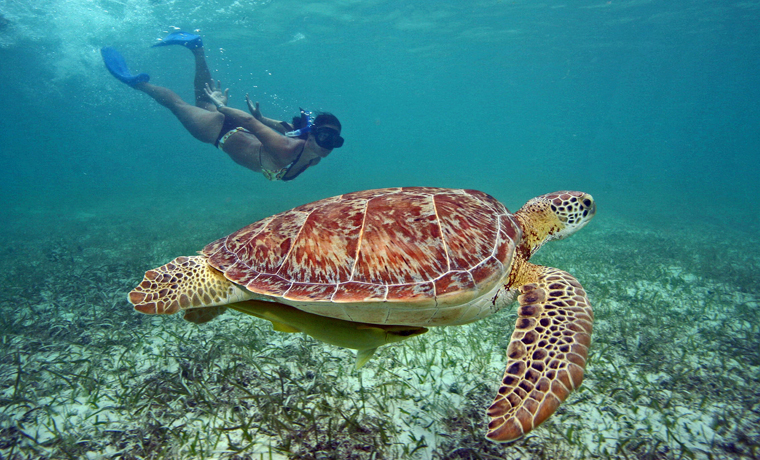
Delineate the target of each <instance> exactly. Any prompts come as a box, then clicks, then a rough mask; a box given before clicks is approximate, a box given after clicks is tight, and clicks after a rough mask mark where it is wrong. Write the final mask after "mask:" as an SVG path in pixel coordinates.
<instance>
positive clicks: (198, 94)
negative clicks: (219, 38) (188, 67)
mask: <svg viewBox="0 0 760 460" xmlns="http://www.w3.org/2000/svg"><path fill="white" fill-rule="evenodd" d="M190 51H192V52H193V57H195V80H194V81H193V86H194V87H195V88H194V89H195V105H196V106H198V107H200V108H202V109H205V110H208V111H211V112H216V106H215V105H214V104H213V103H212V102H211V99H209V98H208V96H206V91H205V88H206V85H208V86H209V87H211V88H212V89H213V88H215V87H216V85H214V79H213V78H211V71H209V69H208V64H206V54H205V52H204V51H203V47H201V48H195V49H191V50H190ZM224 103H225V104H226V103H227V101H226V100H225V101H224Z"/></svg>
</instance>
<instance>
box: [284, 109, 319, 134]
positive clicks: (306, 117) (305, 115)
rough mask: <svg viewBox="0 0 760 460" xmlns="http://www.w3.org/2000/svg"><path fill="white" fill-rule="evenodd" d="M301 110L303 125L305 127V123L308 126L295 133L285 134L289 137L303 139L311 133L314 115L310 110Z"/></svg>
mask: <svg viewBox="0 0 760 460" xmlns="http://www.w3.org/2000/svg"><path fill="white" fill-rule="evenodd" d="M299 109H300V110H301V125H303V124H304V122H305V123H306V126H304V127H303V128H300V129H297V130H295V131H288V132H287V133H285V135H286V136H287V137H301V136H303V135H304V134H306V133H308V132H309V131H311V127H312V126H314V115H312V114H311V112H309V111H308V110H304V109H302V108H300V107H299Z"/></svg>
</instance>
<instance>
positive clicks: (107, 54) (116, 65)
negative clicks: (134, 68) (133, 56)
mask: <svg viewBox="0 0 760 460" xmlns="http://www.w3.org/2000/svg"><path fill="white" fill-rule="evenodd" d="M100 55H101V56H103V62H105V64H106V68H107V69H108V71H109V72H111V75H113V76H114V77H116V78H117V79H118V80H119V81H122V82H124V83H126V84H128V85H129V86H131V87H133V88H134V86H135V85H136V84H138V83H141V82H147V81H148V80H150V76H149V75H148V74H147V73H141V74H137V75H132V74H131V73H129V69H128V68H127V61H125V60H124V56H122V55H121V53H119V52H118V51H116V50H115V49H114V48H111V47H110V46H106V47H105V48H101V49H100Z"/></svg>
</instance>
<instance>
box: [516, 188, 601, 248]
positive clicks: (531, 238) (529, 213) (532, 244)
mask: <svg viewBox="0 0 760 460" xmlns="http://www.w3.org/2000/svg"><path fill="white" fill-rule="evenodd" d="M595 213H596V203H595V202H594V198H593V197H592V196H591V195H589V194H588V193H583V192H573V191H566V190H564V191H560V192H554V193H547V194H546V195H541V196H539V197H536V198H533V199H532V200H530V201H528V202H527V203H525V205H523V207H522V208H520V210H519V211H517V212H516V213H515V217H516V218H517V220H518V221H519V222H520V224H521V225H522V229H523V240H524V243H525V244H526V245H527V249H528V251H529V255H533V253H535V252H536V251H537V250H538V249H539V248H540V247H541V246H542V245H543V244H544V243H546V242H547V241H552V240H561V239H562V238H566V237H568V236H570V235H572V234H573V233H575V232H577V231H578V230H580V229H581V228H583V227H584V226H585V225H586V224H587V223H588V222H589V221H590V220H591V218H592V217H594V214H595Z"/></svg>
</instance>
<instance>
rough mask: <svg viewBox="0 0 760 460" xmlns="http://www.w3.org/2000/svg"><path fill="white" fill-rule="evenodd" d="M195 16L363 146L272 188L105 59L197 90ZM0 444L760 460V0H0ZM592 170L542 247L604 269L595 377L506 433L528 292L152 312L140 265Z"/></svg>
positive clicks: (586, 279) (558, 184) (593, 295)
mask: <svg viewBox="0 0 760 460" xmlns="http://www.w3.org/2000/svg"><path fill="white" fill-rule="evenodd" d="M177 28H179V29H182V30H186V31H192V32H194V33H197V34H199V35H201V36H202V38H203V42H204V45H205V49H206V57H207V60H208V63H209V66H210V68H211V71H212V75H213V77H214V78H215V79H219V80H221V83H222V86H223V87H229V88H230V101H229V105H230V106H232V107H236V108H240V109H245V107H246V105H245V99H244V98H245V95H246V94H250V96H251V98H252V99H253V100H256V101H259V102H260V106H261V111H262V113H263V115H265V116H267V117H271V118H275V119H279V120H290V119H291V118H292V117H294V116H295V115H297V113H298V109H299V107H303V108H304V109H307V110H313V111H329V112H331V113H334V114H335V115H336V116H337V117H338V118H339V119H340V121H341V123H342V136H343V137H344V138H345V145H344V146H343V147H342V148H340V149H336V150H334V151H333V152H332V153H331V154H330V155H329V156H328V157H327V158H325V159H323V160H322V161H321V163H320V164H319V165H317V166H315V167H312V168H309V169H308V170H307V171H305V172H304V173H303V174H302V175H301V176H299V177H298V178H297V179H296V180H294V181H291V182H270V181H268V180H266V179H265V178H264V177H263V176H262V175H261V174H259V173H255V172H253V171H250V170H247V169H245V168H243V167H241V166H239V165H237V164H236V163H234V162H233V161H232V160H231V159H230V158H229V157H228V156H227V155H226V154H224V153H223V152H221V151H220V150H218V149H216V148H214V147H213V146H212V145H209V144H203V143H201V142H199V141H197V140H196V139H194V138H193V137H192V136H191V135H190V134H188V133H187V132H186V131H185V130H184V128H183V127H182V125H181V124H180V123H179V122H178V121H177V120H176V119H175V118H174V116H173V115H172V114H171V113H170V112H169V111H168V110H167V109H165V108H163V107H161V106H159V105H158V104H157V103H155V102H154V101H153V100H152V99H150V98H149V97H148V96H146V95H145V94H143V93H141V92H139V91H135V90H133V89H131V88H130V87H128V86H127V85H125V84H123V83H121V82H119V81H118V80H116V79H115V78H114V77H112V76H111V74H109V73H108V71H107V70H106V68H105V66H104V64H103V61H102V58H101V55H100V48H102V47H104V46H112V47H114V48H116V49H118V50H119V51H120V52H121V53H122V54H123V55H124V57H125V59H126V61H127V63H128V65H129V68H130V70H131V71H132V72H134V73H138V72H144V73H147V74H149V75H150V77H151V83H154V84H157V85H161V86H165V87H168V88H170V89H172V90H174V91H175V92H177V93H178V94H179V95H180V96H181V97H182V98H184V99H185V100H186V101H192V98H193V76H194V64H193V59H192V55H191V54H190V53H189V52H188V51H187V50H186V49H185V48H183V47H180V46H167V47H159V48H151V45H153V44H155V43H157V42H158V40H159V39H160V38H162V37H164V36H165V35H166V34H167V33H168V32H171V31H174V30H176V29H177ZM0 81H1V82H2V87H1V89H0V114H1V116H0V202H1V203H2V205H1V206H2V208H1V212H0V241H2V245H0V266H2V267H3V270H1V271H0V285H1V286H2V288H1V289H0V307H1V308H2V315H0V317H1V319H0V330H1V331H2V344H0V351H1V353H0V458H8V459H14V460H15V459H27V458H91V459H95V458H125V459H137V458H151V459H154V458H225V459H231V458H236V459H244V458H256V459H258V458H262V459H264V458H279V459H284V458H303V459H322V458H340V459H347V458H356V459H365V458H366V459H370V458H374V459H381V458H389V459H395V458H399V459H402V458H403V459H405V458H409V459H418V458H419V459H445V458H462V459H464V458H473V459H474V458H488V459H491V458H590V457H600V456H601V457H604V458H642V459H643V458H648V459H651V458H747V459H749V458H758V456H760V430H759V429H758V426H760V403H758V401H760V393H759V392H758V387H759V384H760V351H758V345H757V344H758V343H760V314H758V302H760V299H759V297H760V283H758V281H757V279H758V269H760V251H758V244H759V243H760V204H759V203H758V201H759V200H758V196H760V185H758V177H760V158H758V157H759V153H760V1H757V0H749V1H724V0H704V1H698V0H685V1H678V2H665V1H653V0H610V1H607V0H578V1H569V2H561V1H554V0H551V1H546V2H540V1H539V2H536V1H528V0H518V1H508V0H483V1H481V0H474V1H441V0H434V1H433V0H422V1H414V2H400V1H392V0H341V1H308V0H307V1H294V0H261V1H252V0H234V1H233V0H220V1H212V0H200V1H192V2H191V1H187V0H38V1H29V0H27V1H13V0H0ZM396 186H435V187H451V188H471V189H477V190H481V191H483V192H486V193H488V194H490V195H492V196H494V197H496V198H497V199H498V200H500V201H501V202H502V203H504V204H505V205H506V206H507V207H508V208H509V209H510V210H511V211H513V212H514V211H516V210H517V209H518V208H519V207H520V206H521V205H522V204H523V203H525V202H526V201H527V200H528V199H530V198H532V197H534V196H538V195H541V194H544V193H548V192H552V191H556V190H581V191H584V192H588V193H590V194H592V195H593V196H594V198H595V200H596V203H597V206H598V211H597V216H596V217H595V219H594V221H592V222H591V223H590V224H589V225H588V226H587V228H585V229H584V230H583V231H582V232H580V233H578V234H577V235H575V236H573V237H572V238H570V239H568V240H567V241H562V242H557V243H552V244H551V245H547V247H546V248H544V249H542V250H541V253H540V254H539V256H538V257H537V261H536V262H537V263H541V264H545V265H550V266H554V267H558V268H561V269H564V270H567V271H569V272H571V273H572V274H573V275H574V276H575V277H576V278H578V280H579V281H580V282H581V283H582V284H583V286H584V288H585V289H586V291H587V293H588V295H589V298H590V301H591V303H592V305H593V307H594V309H595V315H596V322H595V324H594V336H593V343H592V348H591V352H590V353H591V354H590V359H589V364H588V367H587V372H586V377H585V381H584V383H583V387H582V388H581V389H580V390H579V391H578V392H576V393H574V394H573V395H572V396H570V398H569V399H568V400H567V401H566V402H565V403H564V404H563V405H562V406H561V408H560V410H559V411H558V412H557V414H555V415H554V416H553V417H552V418H550V419H549V420H548V421H547V422H546V423H545V424H544V425H542V426H541V427H539V428H537V429H535V430H534V431H533V432H531V433H530V435H529V436H526V437H525V438H523V439H521V440H518V441H516V442H515V443H511V444H507V445H496V444H492V443H489V442H488V441H486V440H485V439H484V434H485V429H486V425H487V421H486V417H485V409H486V408H487V407H488V405H489V404H490V402H491V401H492V400H493V396H494V395H495V391H496V390H497V389H498V385H499V379H500V378H501V375H502V373H503V370H504V367H503V366H504V364H505V362H506V358H505V353H506V346H507V343H508V341H509V336H510V334H511V332H512V328H513V325H514V321H515V311H514V310H515V309H514V308H510V309H505V310H504V311H502V312H499V313H498V314H497V315H494V316H492V317H490V318H488V319H487V320H483V321H480V322H478V323H475V324H471V325H467V326H463V327H451V328H434V329H432V330H431V331H430V332H428V333H427V334H425V335H423V336H420V337H415V338H412V339H409V340H408V341H405V342H402V343H399V344H394V345H389V346H387V347H384V348H381V349H380V350H379V351H378V353H377V356H376V357H375V358H373V360H372V361H371V362H370V363H369V364H368V365H367V366H366V367H365V368H363V369H362V370H361V371H356V370H354V369H353V361H354V359H353V353H352V352H351V351H347V350H344V349H340V348H337V347H333V346H330V345H325V344H322V343H321V342H317V341H314V340H313V339H311V338H309V337H306V336H303V335H301V334H284V333H281V332H276V331H273V330H272V328H271V325H270V324H269V323H267V322H265V321H262V320H258V319H256V318H252V317H243V315H241V314H240V313H236V312H233V313H227V314H225V315H224V316H223V317H222V318H220V319H218V320H215V321H213V322H211V323H208V324H206V325H201V326H197V325H195V324H191V323H186V322H183V321H181V319H180V318H178V317H176V318H175V317H152V316H150V317H149V316H145V315H141V314H138V313H136V312H134V310H133V309H132V307H131V305H130V304H129V303H128V301H127V298H126V295H127V292H129V291H130V290H131V289H132V288H133V287H134V286H136V285H137V284H138V283H139V282H140V281H141V280H142V276H143V273H144V272H145V271H146V270H148V269H151V268H153V267H156V266H159V265H161V264H164V263H166V262H168V261H169V260H172V259H173V258H174V257H177V256H181V255H192V254H195V253H196V251H198V250H200V249H201V248H203V247H204V245H205V244H207V243H208V242H211V241H214V240H215V239H217V238H219V237H222V236H224V235H226V234H228V233H231V232H233V231H235V230H237V229H238V228H240V227H242V226H244V225H247V224H249V223H251V222H254V221H256V220H258V219H261V218H264V217H267V216H269V215H271V214H274V213H277V212H281V211H285V210H287V209H290V208H292V207H294V206H297V205H301V204H304V203H308V202H311V201H314V200H317V199H321V198H325V197H329V196H333V195H339V194H343V193H348V192H353V191H357V190H364V189H372V188H382V187H396Z"/></svg>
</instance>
